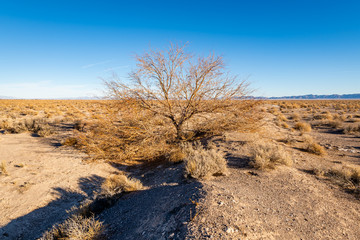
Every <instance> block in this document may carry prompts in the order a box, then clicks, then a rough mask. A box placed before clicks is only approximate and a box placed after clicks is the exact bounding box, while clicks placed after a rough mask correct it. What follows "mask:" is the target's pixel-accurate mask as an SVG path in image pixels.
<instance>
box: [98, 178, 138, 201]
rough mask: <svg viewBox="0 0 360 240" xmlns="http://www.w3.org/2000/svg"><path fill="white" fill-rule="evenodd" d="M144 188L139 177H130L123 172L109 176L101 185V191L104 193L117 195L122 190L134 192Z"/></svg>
mask: <svg viewBox="0 0 360 240" xmlns="http://www.w3.org/2000/svg"><path fill="white" fill-rule="evenodd" d="M142 189H144V186H143V185H142V183H141V182H140V180H138V179H134V178H128V177H127V176H125V175H123V174H119V175H112V176H110V177H108V178H107V179H106V180H105V182H104V183H103V184H102V186H101V190H102V191H101V193H102V194H104V195H110V196H112V195H115V194H118V193H122V192H133V191H138V190H142Z"/></svg>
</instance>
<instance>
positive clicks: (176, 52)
mask: <svg viewBox="0 0 360 240" xmlns="http://www.w3.org/2000/svg"><path fill="white" fill-rule="evenodd" d="M185 48H186V45H184V46H178V45H173V44H171V46H170V47H169V49H168V50H167V51H153V50H150V51H149V52H148V53H145V54H144V55H137V56H136V61H137V65H136V66H137V68H136V69H135V70H134V71H132V72H131V73H130V75H129V76H130V82H129V81H123V80H121V79H119V78H118V77H117V76H114V77H113V78H112V79H111V80H109V81H105V84H106V86H107V89H108V90H109V91H108V93H109V96H110V97H111V98H113V99H117V100H125V101H129V102H130V101H131V102H133V103H135V104H136V105H137V106H139V107H140V108H142V109H146V110H149V111H151V112H153V113H154V114H157V115H160V116H163V117H165V118H167V119H169V120H170V121H171V123H172V124H173V126H174V127H175V129H176V135H177V138H178V139H182V138H184V131H183V126H184V124H185V123H186V122H188V121H189V120H190V119H192V118H193V117H194V116H197V115H202V116H205V115H206V114H210V113H211V114H214V113H217V114H219V113H226V112H228V111H234V110H236V109H235V108H236V103H237V102H239V99H241V98H244V96H245V95H246V93H247V92H246V90H247V87H248V84H247V82H246V81H245V80H239V79H238V78H237V77H235V76H231V75H230V74H229V72H227V71H226V69H225V65H224V62H223V58H222V57H221V56H216V55H214V54H210V55H209V56H207V57H195V56H194V55H193V54H191V53H188V52H186V51H185Z"/></svg>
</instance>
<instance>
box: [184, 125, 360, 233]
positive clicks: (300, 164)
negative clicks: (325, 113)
mask: <svg viewBox="0 0 360 240" xmlns="http://www.w3.org/2000/svg"><path fill="white" fill-rule="evenodd" d="M268 123H270V124H268V125H266V131H265V132H263V134H262V135H263V136H265V135H266V134H267V137H268V138H270V139H273V141H274V142H277V141H279V140H281V139H284V138H285V137H290V138H292V139H300V138H301V136H299V133H298V132H296V131H295V132H294V131H290V129H283V128H280V127H277V126H275V125H274V124H271V119H269V121H268ZM308 134H309V135H312V136H313V137H314V138H315V139H316V140H317V141H318V142H320V143H321V144H322V145H324V146H325V147H326V146H327V148H328V149H327V155H326V156H323V157H322V156H317V155H314V154H310V153H307V152H304V151H302V150H301V144H302V143H301V142H295V143H294V144H289V145H286V144H282V143H281V142H280V144H282V145H284V147H285V148H286V149H287V151H289V153H291V155H292V158H293V160H294V162H295V163H294V165H293V166H292V167H285V166H284V167H279V168H278V169H276V170H273V171H268V172H266V171H265V172H263V171H258V170H254V169H252V168H250V167H249V165H248V161H249V159H248V157H247V154H246V151H247V150H246V144H245V145H243V142H244V140H246V139H247V138H248V136H246V135H243V134H232V135H229V137H228V140H227V141H226V140H225V141H224V140H221V139H219V140H218V141H215V142H217V145H218V147H219V148H220V149H222V150H223V151H225V152H226V153H227V159H228V164H229V168H230V174H229V175H228V176H225V177H218V178H214V179H212V180H210V181H203V182H202V183H203V190H204V192H206V197H204V198H203V199H201V200H200V202H199V204H198V206H197V211H198V215H197V217H196V218H195V219H194V220H193V221H192V222H191V223H190V224H189V233H188V239H352V240H356V239H359V238H360V228H359V226H360V225H359V223H360V199H358V198H356V197H355V196H354V195H352V194H349V193H346V192H345V191H344V190H343V189H342V188H341V187H339V186H338V185H336V184H334V183H333V182H330V181H328V180H326V179H323V178H319V177H317V176H315V175H313V174H311V173H310V171H309V170H311V169H313V168H314V167H325V168H326V167H330V166H332V167H333V166H340V167H341V166H344V165H351V166H358V167H359V166H360V153H359V151H357V150H358V149H359V148H360V138H359V136H353V135H344V134H338V133H336V132H333V131H332V130H329V129H316V130H314V131H312V132H311V133H308ZM255 137H256V136H255ZM329 146H331V147H330V148H329ZM344 149H348V150H349V151H344ZM350 150H351V151H350Z"/></svg>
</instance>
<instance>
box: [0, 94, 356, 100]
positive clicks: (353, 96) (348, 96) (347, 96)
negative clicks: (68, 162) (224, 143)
mask: <svg viewBox="0 0 360 240" xmlns="http://www.w3.org/2000/svg"><path fill="white" fill-rule="evenodd" d="M252 98H255V99H274V100H276V99H294V100H296V99H299V100H300V99H305V100H306V99H309V100H311V99H360V93H354V94H331V95H314V94H308V95H300V96H283V97H252ZM0 99H16V98H14V97H9V96H0ZM20 99H25V98H20ZM56 99H57V100H97V99H102V98H101V97H78V98H56ZM53 100H55V98H54V99H53Z"/></svg>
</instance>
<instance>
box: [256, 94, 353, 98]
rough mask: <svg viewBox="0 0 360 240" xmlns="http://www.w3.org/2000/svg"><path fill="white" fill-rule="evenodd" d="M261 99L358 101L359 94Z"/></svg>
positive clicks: (308, 95)
mask: <svg viewBox="0 0 360 240" xmlns="http://www.w3.org/2000/svg"><path fill="white" fill-rule="evenodd" d="M259 98H261V99H360V93H354V94H330V95H314V94H307V95H299V96H283V97H259Z"/></svg>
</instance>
